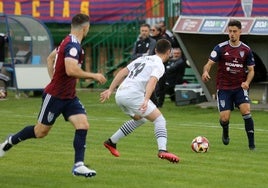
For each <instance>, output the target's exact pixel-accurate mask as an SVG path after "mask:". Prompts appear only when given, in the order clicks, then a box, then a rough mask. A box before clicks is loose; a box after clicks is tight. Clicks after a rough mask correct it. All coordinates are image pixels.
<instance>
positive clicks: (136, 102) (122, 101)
mask: <svg viewBox="0 0 268 188" xmlns="http://www.w3.org/2000/svg"><path fill="white" fill-rule="evenodd" d="M115 100H116V103H117V105H118V106H119V107H120V108H121V109H122V111H123V112H124V113H125V114H127V115H129V116H131V117H133V116H134V115H139V116H142V117H145V116H147V115H149V114H150V113H151V112H152V111H154V109H156V106H155V104H154V103H153V102H152V101H151V100H149V102H148V107H147V110H146V111H145V112H144V113H142V112H141V111H140V107H141V105H142V103H143V101H144V94H141V93H137V92H132V91H130V90H129V89H122V90H117V92H116V95H115Z"/></svg>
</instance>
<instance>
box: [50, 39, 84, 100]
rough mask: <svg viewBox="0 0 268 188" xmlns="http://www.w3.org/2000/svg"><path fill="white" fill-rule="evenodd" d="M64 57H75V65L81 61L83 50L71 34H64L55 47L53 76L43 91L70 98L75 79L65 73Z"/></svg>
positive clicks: (72, 93)
mask: <svg viewBox="0 0 268 188" xmlns="http://www.w3.org/2000/svg"><path fill="white" fill-rule="evenodd" d="M66 57H68V58H74V59H76V60H77V61H78V65H77V66H81V65H82V63H83V59H84V50H83V49H82V48H81V45H80V43H79V41H78V40H77V38H76V37H75V36H73V35H68V36H66V37H65V39H64V40H63V41H62V42H61V44H60V46H59V47H58V48H57V55H56V59H55V64H54V74H53V78H52V80H51V82H50V83H49V84H48V85H47V86H46V88H45V93H48V94H50V95H52V96H54V97H57V98H60V99H72V98H74V97H75V96H76V90H75V87H76V81H77V79H76V78H75V77H71V76H68V75H67V74H66V71H65V58H66Z"/></svg>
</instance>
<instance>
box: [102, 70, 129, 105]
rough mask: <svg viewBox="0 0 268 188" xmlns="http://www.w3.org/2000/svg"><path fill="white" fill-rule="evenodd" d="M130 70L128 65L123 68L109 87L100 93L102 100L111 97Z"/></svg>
mask: <svg viewBox="0 0 268 188" xmlns="http://www.w3.org/2000/svg"><path fill="white" fill-rule="evenodd" d="M128 73H129V70H128V68H127V67H125V68H123V69H121V70H120V71H119V72H118V73H117V74H116V76H115V77H114V79H113V81H112V83H111V85H110V87H109V89H107V90H105V91H103V92H102V93H101V94H100V102H104V101H106V100H107V99H109V98H110V96H111V94H112V93H113V91H114V90H115V88H116V87H117V86H119V84H120V83H121V82H122V81H123V80H124V79H125V77H126V76H127V75H128Z"/></svg>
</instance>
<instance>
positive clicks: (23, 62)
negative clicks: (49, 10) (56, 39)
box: [0, 14, 53, 90]
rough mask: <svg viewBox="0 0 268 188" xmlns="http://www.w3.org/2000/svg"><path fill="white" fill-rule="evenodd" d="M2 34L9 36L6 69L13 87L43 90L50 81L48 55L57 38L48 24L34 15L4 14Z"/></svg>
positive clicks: (0, 24) (1, 16)
mask: <svg viewBox="0 0 268 188" xmlns="http://www.w3.org/2000/svg"><path fill="white" fill-rule="evenodd" d="M0 33H4V34H6V35H7V36H8V42H7V44H6V45H5V52H6V53H5V62H4V65H3V68H2V69H4V70H2V72H4V73H5V74H7V75H8V76H10V78H11V82H10V83H9V87H11V88H15V89H17V90H43V88H44V87H45V85H46V84H48V82H49V81H50V78H49V76H48V72H47V67H46V58H47V56H48V55H49V53H50V52H51V50H52V48H53V40H52V37H51V35H50V33H49V30H48V29H47V28H46V26H45V25H44V24H43V23H42V22H41V21H39V20H37V19H35V18H33V17H30V16H17V15H6V14H0Z"/></svg>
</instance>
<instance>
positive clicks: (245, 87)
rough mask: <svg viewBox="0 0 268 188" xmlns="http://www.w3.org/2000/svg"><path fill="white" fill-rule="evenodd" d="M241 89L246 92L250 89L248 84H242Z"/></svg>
mask: <svg viewBox="0 0 268 188" xmlns="http://www.w3.org/2000/svg"><path fill="white" fill-rule="evenodd" d="M241 87H242V88H243V89H245V90H248V89H249V84H248V83H247V82H242V84H241Z"/></svg>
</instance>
